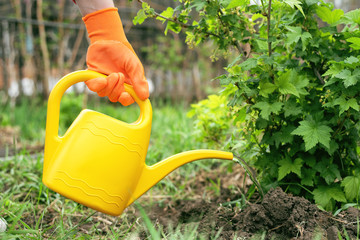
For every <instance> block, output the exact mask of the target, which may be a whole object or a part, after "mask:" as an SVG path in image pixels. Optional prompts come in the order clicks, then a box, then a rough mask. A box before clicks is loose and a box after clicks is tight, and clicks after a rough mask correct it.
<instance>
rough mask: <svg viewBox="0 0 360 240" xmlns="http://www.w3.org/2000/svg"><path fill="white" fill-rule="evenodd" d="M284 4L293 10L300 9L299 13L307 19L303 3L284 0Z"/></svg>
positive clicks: (296, 0)
mask: <svg viewBox="0 0 360 240" xmlns="http://www.w3.org/2000/svg"><path fill="white" fill-rule="evenodd" d="M284 2H285V3H286V4H288V5H289V6H290V7H291V8H294V7H296V8H297V9H299V11H300V12H301V14H302V15H303V16H304V18H306V17H305V14H304V11H303V9H302V7H301V2H300V1H299V0H284Z"/></svg>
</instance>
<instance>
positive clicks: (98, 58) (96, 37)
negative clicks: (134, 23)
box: [76, 0, 149, 105]
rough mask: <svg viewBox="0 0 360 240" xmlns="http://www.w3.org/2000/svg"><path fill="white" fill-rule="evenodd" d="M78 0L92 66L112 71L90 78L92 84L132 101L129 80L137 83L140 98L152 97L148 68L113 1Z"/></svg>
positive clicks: (101, 93)
mask: <svg viewBox="0 0 360 240" xmlns="http://www.w3.org/2000/svg"><path fill="white" fill-rule="evenodd" d="M76 3H77V5H78V6H79V9H80V11H81V13H82V15H83V16H84V17H83V21H84V23H85V26H86V29H87V31H88V35H89V38H90V46H89V48H88V52H87V58H86V63H87V66H88V69H89V70H94V71H97V72H100V73H103V74H106V75H108V77H106V78H96V79H91V80H88V81H86V82H85V83H86V85H87V86H88V88H89V89H90V90H92V91H95V92H97V93H98V95H99V96H101V97H104V96H107V97H109V99H110V101H112V102H117V101H119V102H120V103H122V104H123V105H130V104H131V103H133V102H134V99H133V98H132V97H131V96H130V94H129V93H127V92H125V89H124V86H123V85H124V83H127V84H130V85H132V86H133V88H134V91H135V93H136V95H137V96H138V97H139V98H140V99H142V100H145V99H146V98H148V97H149V87H148V83H147V81H146V78H145V76H144V68H143V66H142V64H141V62H140V60H139V58H138V57H137V55H136V53H135V51H134V49H133V48H132V46H131V44H130V43H129V42H128V40H127V38H126V36H125V33H124V29H123V26H122V22H121V19H120V16H119V14H118V11H117V8H114V3H113V1H112V0H89V1H86V0H77V1H76Z"/></svg>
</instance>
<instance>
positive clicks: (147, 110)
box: [46, 70, 152, 142]
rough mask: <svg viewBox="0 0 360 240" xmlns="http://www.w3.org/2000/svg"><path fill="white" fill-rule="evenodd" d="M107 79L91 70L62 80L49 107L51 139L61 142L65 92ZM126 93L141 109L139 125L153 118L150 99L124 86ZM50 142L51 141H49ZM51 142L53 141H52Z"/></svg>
mask: <svg viewBox="0 0 360 240" xmlns="http://www.w3.org/2000/svg"><path fill="white" fill-rule="evenodd" d="M98 77H106V76H105V75H103V74H101V73H98V72H95V71H91V70H81V71H76V72H72V73H69V74H68V75H66V76H64V77H63V78H62V79H60V80H59V81H58V82H57V84H56V85H55V87H54V88H53V90H52V91H51V93H50V96H49V101H48V107H47V119H46V135H47V136H50V137H51V138H53V137H54V138H55V139H52V140H55V141H56V142H59V141H60V138H59V134H58V132H59V114H60V101H61V98H62V96H63V95H64V93H65V91H66V90H67V89H68V88H69V87H70V86H72V85H74V84H75V83H78V82H84V81H87V80H90V79H93V78H98ZM124 87H125V91H126V92H128V93H130V95H131V96H132V97H133V98H134V100H135V102H136V103H137V104H138V105H139V107H140V117H139V119H138V121H136V123H137V124H141V123H142V122H144V121H145V120H146V119H147V118H148V117H151V116H152V108H151V104H150V101H149V99H146V100H144V101H143V100H141V99H140V98H138V97H137V96H136V94H135V91H134V89H133V88H132V86H131V85H128V84H124ZM49 140H50V139H49ZM50 141H51V140H50Z"/></svg>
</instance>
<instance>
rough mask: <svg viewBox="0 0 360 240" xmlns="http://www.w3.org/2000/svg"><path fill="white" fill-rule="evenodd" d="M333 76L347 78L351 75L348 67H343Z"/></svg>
mask: <svg viewBox="0 0 360 240" xmlns="http://www.w3.org/2000/svg"><path fill="white" fill-rule="evenodd" d="M335 77H337V78H340V79H347V78H349V77H351V71H350V70H349V69H344V70H342V71H341V72H339V73H338V74H336V75H335Z"/></svg>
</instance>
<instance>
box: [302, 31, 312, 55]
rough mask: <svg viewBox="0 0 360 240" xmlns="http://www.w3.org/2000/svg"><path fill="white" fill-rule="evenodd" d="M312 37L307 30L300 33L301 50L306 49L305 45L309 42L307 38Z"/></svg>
mask: <svg viewBox="0 0 360 240" xmlns="http://www.w3.org/2000/svg"><path fill="white" fill-rule="evenodd" d="M310 39H312V36H311V34H310V33H309V32H304V33H302V34H301V42H302V50H303V51H305V50H306V45H307V44H308V43H309V40H310Z"/></svg>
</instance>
